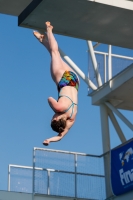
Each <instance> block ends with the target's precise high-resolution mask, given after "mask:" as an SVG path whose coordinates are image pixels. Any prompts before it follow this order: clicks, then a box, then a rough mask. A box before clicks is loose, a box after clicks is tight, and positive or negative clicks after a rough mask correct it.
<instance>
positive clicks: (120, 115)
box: [105, 102, 133, 131]
mask: <svg viewBox="0 0 133 200" xmlns="http://www.w3.org/2000/svg"><path fill="white" fill-rule="evenodd" d="M105 104H106V105H107V106H108V107H109V108H110V109H111V110H112V111H113V112H114V113H115V114H116V115H117V116H118V117H119V118H120V119H121V120H122V121H123V122H124V123H125V124H126V125H127V126H128V127H129V128H130V129H131V130H132V131H133V124H132V123H131V122H130V121H129V120H128V119H127V118H126V117H124V115H122V114H121V113H120V112H119V111H118V110H117V109H116V108H115V107H114V106H113V105H111V104H110V103H109V102H105Z"/></svg>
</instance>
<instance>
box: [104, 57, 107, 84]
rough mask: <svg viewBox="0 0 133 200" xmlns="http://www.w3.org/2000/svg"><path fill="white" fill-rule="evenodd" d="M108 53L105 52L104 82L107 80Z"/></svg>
mask: <svg viewBox="0 0 133 200" xmlns="http://www.w3.org/2000/svg"><path fill="white" fill-rule="evenodd" d="M106 62H107V60H106V54H104V83H106V82H107V66H106Z"/></svg>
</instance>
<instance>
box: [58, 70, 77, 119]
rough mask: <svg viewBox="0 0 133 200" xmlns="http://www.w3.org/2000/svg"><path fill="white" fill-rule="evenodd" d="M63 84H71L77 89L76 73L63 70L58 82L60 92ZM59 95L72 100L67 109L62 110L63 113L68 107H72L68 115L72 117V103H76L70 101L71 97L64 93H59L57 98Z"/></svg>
mask: <svg viewBox="0 0 133 200" xmlns="http://www.w3.org/2000/svg"><path fill="white" fill-rule="evenodd" d="M65 86H72V87H75V88H76V89H77V91H78V88H79V80H78V78H77V76H76V74H75V73H74V72H71V71H65V72H64V74H63V76H62V78H61V80H60V82H59V83H58V91H59V92H60V91H61V89H62V88H63V87H65ZM60 97H67V98H68V99H70V101H71V102H72V104H71V105H70V106H69V108H68V109H67V110H64V113H66V112H67V111H68V110H69V109H70V108H72V112H71V114H70V117H69V118H71V117H72V115H73V110H74V105H77V104H76V103H74V102H73V101H72V99H71V98H70V97H68V96H66V95H61V94H60V93H59V98H60Z"/></svg>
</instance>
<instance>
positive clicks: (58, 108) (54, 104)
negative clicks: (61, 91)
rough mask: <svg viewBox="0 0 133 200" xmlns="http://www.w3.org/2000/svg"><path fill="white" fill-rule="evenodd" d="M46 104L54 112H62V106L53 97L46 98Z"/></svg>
mask: <svg viewBox="0 0 133 200" xmlns="http://www.w3.org/2000/svg"><path fill="white" fill-rule="evenodd" d="M48 103H49V105H50V107H51V108H52V109H53V111H54V112H62V110H63V109H62V106H61V104H59V103H58V102H57V101H56V100H55V99H54V98H53V97H49V98H48Z"/></svg>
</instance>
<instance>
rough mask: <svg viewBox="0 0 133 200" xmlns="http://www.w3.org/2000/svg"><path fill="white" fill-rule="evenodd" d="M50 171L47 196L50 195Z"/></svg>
mask: <svg viewBox="0 0 133 200" xmlns="http://www.w3.org/2000/svg"><path fill="white" fill-rule="evenodd" d="M49 181H50V171H49V170H48V186H47V187H48V188H47V194H48V195H50V182H49Z"/></svg>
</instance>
